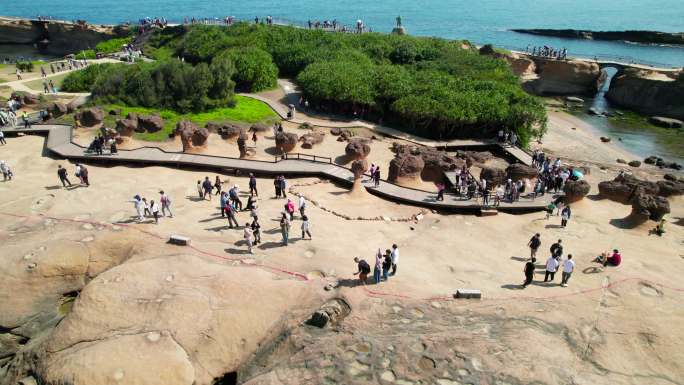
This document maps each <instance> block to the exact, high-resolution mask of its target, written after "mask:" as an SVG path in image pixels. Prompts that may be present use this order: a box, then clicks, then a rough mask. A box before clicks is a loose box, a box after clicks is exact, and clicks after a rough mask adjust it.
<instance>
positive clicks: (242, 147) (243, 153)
mask: <svg viewBox="0 0 684 385" xmlns="http://www.w3.org/2000/svg"><path fill="white" fill-rule="evenodd" d="M248 139H249V137H248V136H247V133H246V132H245V131H244V130H243V131H240V133H239V134H238V139H237V145H238V150H239V151H240V158H245V157H247V155H249V152H248V150H247V140H248Z"/></svg>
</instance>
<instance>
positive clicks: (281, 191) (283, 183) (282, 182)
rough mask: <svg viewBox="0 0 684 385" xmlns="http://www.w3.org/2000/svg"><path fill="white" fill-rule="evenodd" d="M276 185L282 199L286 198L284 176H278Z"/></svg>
mask: <svg viewBox="0 0 684 385" xmlns="http://www.w3.org/2000/svg"><path fill="white" fill-rule="evenodd" d="M278 183H279V184H280V194H281V195H282V196H283V198H287V180H285V176H284V175H281V176H280V178H279V179H278Z"/></svg>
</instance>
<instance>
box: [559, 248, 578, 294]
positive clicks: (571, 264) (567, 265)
mask: <svg viewBox="0 0 684 385" xmlns="http://www.w3.org/2000/svg"><path fill="white" fill-rule="evenodd" d="M573 271H575V261H573V260H572V254H568V259H566V260H565V262H563V275H562V276H561V286H562V287H568V281H569V280H570V276H571V275H572V272H573Z"/></svg>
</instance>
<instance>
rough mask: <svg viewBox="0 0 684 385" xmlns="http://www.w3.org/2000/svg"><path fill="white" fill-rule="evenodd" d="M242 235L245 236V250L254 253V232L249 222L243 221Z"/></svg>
mask: <svg viewBox="0 0 684 385" xmlns="http://www.w3.org/2000/svg"><path fill="white" fill-rule="evenodd" d="M243 237H244V238H245V241H246V242H247V251H248V252H249V253H250V254H254V253H253V252H252V243H253V242H254V232H253V231H252V228H251V227H250V226H249V223H245V230H244V235H243Z"/></svg>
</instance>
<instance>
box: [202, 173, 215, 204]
mask: <svg viewBox="0 0 684 385" xmlns="http://www.w3.org/2000/svg"><path fill="white" fill-rule="evenodd" d="M212 188H214V186H213V185H212V184H211V181H210V180H209V177H208V176H205V177H204V182H202V190H204V191H203V194H202V199H207V197H209V200H211V189H212Z"/></svg>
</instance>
